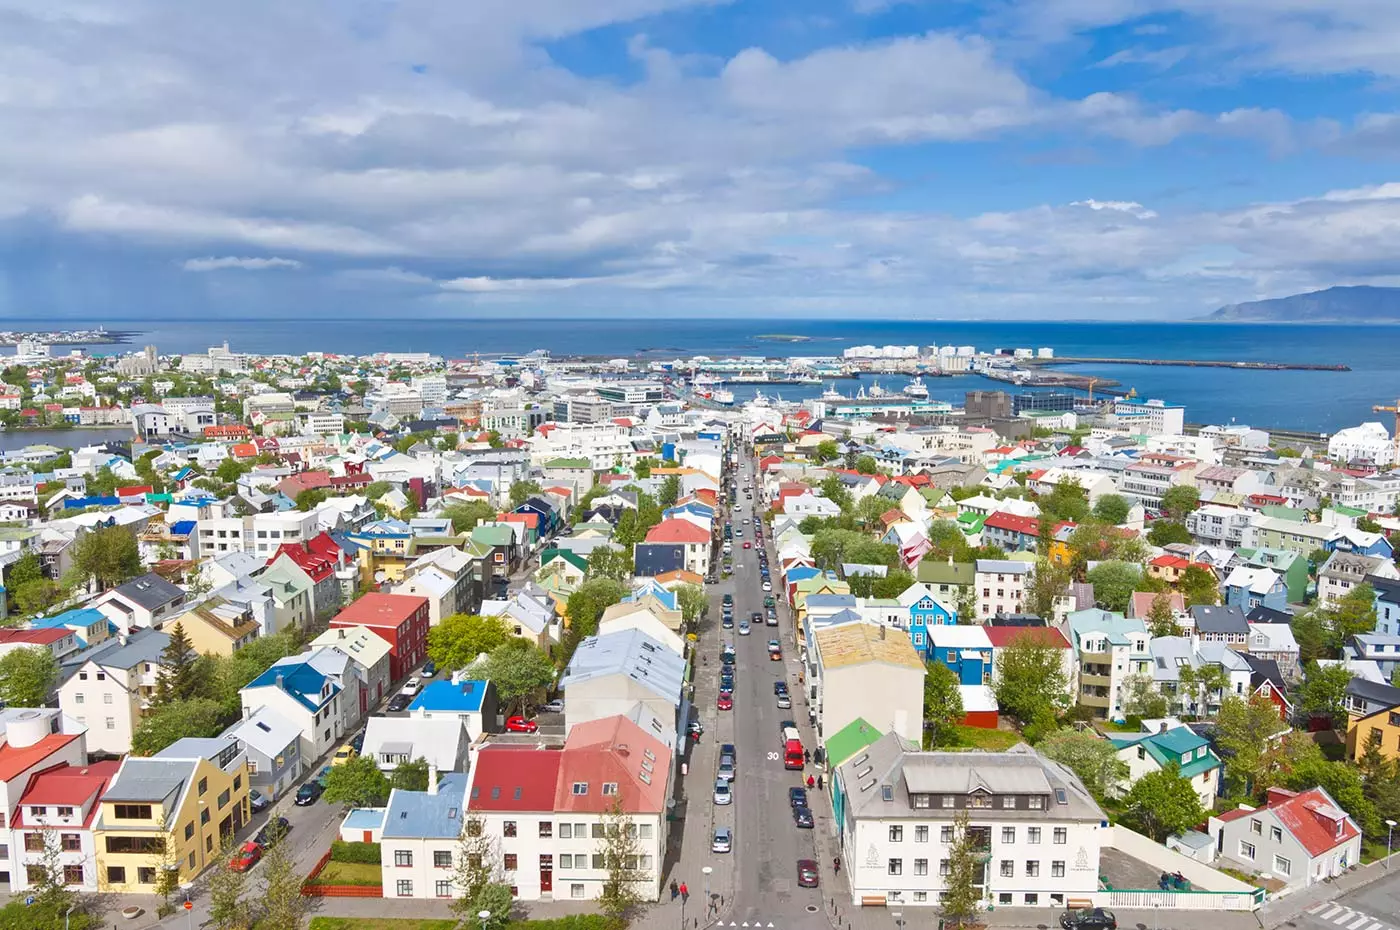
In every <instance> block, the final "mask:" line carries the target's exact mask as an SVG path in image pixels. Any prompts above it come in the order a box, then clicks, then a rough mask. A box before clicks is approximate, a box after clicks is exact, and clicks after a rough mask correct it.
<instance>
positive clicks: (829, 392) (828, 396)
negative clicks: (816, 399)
mask: <svg viewBox="0 0 1400 930" xmlns="http://www.w3.org/2000/svg"><path fill="white" fill-rule="evenodd" d="M845 399H846V395H844V394H842V393H841V392H840V391H838V390H836V388H835V387H834V386H832V387H828V388H827V389H826V390H825V391H822V400H845Z"/></svg>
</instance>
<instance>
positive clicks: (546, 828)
mask: <svg viewBox="0 0 1400 930" xmlns="http://www.w3.org/2000/svg"><path fill="white" fill-rule="evenodd" d="M553 836H554V821H552V820H541V821H540V839H542V840H547V839H551V838H553Z"/></svg>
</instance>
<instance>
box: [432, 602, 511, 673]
mask: <svg viewBox="0 0 1400 930" xmlns="http://www.w3.org/2000/svg"><path fill="white" fill-rule="evenodd" d="M514 637H515V633H514V631H512V630H511V628H510V627H509V626H508V625H507V624H506V622H505V621H504V620H502V619H501V618H500V617H482V616H479V615H477V614H452V615H451V616H450V617H444V618H443V620H442V622H441V623H439V624H438V625H437V626H434V627H429V628H428V657H429V658H430V659H432V660H433V661H434V662H435V663H437V666H438V667H439V668H442V669H450V670H456V669H461V668H466V667H467V666H468V665H471V664H472V663H473V662H475V661H476V660H477V657H479V656H480V655H481V654H482V653H484V652H490V651H491V650H492V649H495V648H497V647H499V646H502V645H504V644H505V643H508V642H510V641H511V639H513V638H514Z"/></svg>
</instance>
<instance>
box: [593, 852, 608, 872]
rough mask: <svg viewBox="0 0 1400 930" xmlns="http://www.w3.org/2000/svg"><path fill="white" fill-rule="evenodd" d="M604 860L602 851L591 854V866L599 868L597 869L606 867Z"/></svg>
mask: <svg viewBox="0 0 1400 930" xmlns="http://www.w3.org/2000/svg"><path fill="white" fill-rule="evenodd" d="M604 862H605V860H604V859H603V854H602V853H594V854H593V868H595V869H599V870H602V869H604V868H607V866H606V865H605V864H604Z"/></svg>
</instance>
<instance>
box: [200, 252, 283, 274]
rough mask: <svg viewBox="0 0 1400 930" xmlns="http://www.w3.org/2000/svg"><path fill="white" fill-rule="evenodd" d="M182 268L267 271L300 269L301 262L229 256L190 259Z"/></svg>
mask: <svg viewBox="0 0 1400 930" xmlns="http://www.w3.org/2000/svg"><path fill="white" fill-rule="evenodd" d="M180 267H181V268H183V269H185V270H186V271H224V270H226V269H238V270H240V271H266V270H268V269H269V268H300V267H301V262H299V261H296V260H295V259H291V258H235V257H234V256H231V255H229V256H225V257H223V258H214V257H212V256H211V257H209V258H190V259H186V260H185V262H184V264H182V265H181V266H180Z"/></svg>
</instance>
